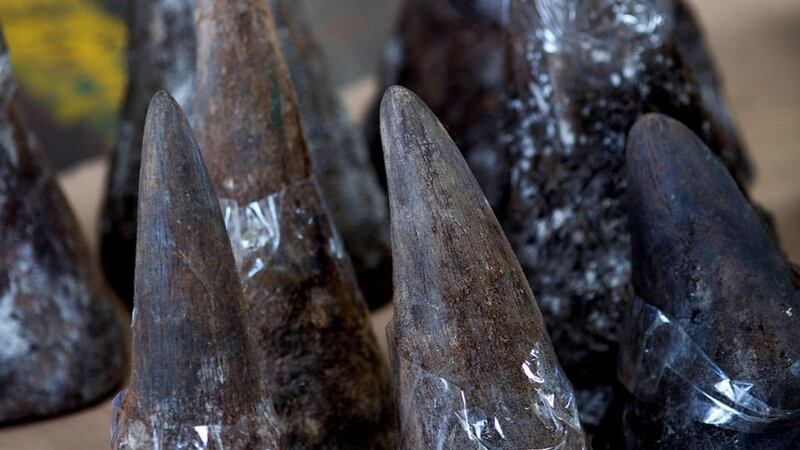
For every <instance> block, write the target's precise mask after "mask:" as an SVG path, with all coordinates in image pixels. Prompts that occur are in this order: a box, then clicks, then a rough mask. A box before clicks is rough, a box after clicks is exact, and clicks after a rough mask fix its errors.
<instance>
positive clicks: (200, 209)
mask: <svg viewBox="0 0 800 450" xmlns="http://www.w3.org/2000/svg"><path fill="white" fill-rule="evenodd" d="M138 229H139V239H138V240H137V250H136V283H135V304H134V306H135V307H134V316H133V364H132V377H131V384H130V386H129V387H128V388H127V389H126V390H125V391H123V393H121V394H120V396H119V397H118V399H117V405H116V406H117V408H116V412H115V416H116V417H115V418H114V422H113V423H114V430H113V432H112V446H113V447H114V448H115V449H138V448H189V446H191V445H199V444H203V445H202V448H206V444H207V443H208V442H209V441H210V442H214V443H215V445H221V446H220V447H219V448H223V447H224V448H236V449H249V448H273V447H274V446H275V445H276V442H277V441H276V432H275V429H274V428H275V426H274V424H273V423H272V422H271V420H272V419H274V415H273V414H272V412H271V406H270V404H269V402H268V401H265V400H264V395H263V394H262V389H261V386H260V384H259V368H258V363H257V361H256V354H255V352H254V351H253V348H252V344H251V342H250V340H249V336H248V331H247V327H246V324H245V314H246V312H245V304H244V299H243V298H242V291H241V284H240V282H239V277H238V274H237V272H236V265H235V262H234V259H233V254H232V252H231V248H230V243H229V241H228V236H227V233H226V231H225V225H224V223H223V220H222V216H221V214H220V210H219V204H218V202H217V198H216V196H215V195H214V189H213V187H212V185H211V180H210V178H209V176H208V173H207V171H206V169H205V165H204V164H203V159H202V157H201V155H200V150H199V149H198V147H197V144H196V143H195V141H194V138H193V136H192V131H191V128H190V127H189V122H188V121H187V120H186V117H185V116H184V115H183V113H182V111H181V109H180V107H179V106H178V104H177V103H176V102H175V101H174V100H173V99H172V97H170V96H169V95H168V94H166V93H164V92H159V93H158V94H156V95H155V96H154V97H153V101H152V102H151V105H150V109H149V111H148V116H147V125H146V127H145V132H144V147H143V150H142V176H141V183H140V205H139V228H138ZM215 448H216V447H215Z"/></svg>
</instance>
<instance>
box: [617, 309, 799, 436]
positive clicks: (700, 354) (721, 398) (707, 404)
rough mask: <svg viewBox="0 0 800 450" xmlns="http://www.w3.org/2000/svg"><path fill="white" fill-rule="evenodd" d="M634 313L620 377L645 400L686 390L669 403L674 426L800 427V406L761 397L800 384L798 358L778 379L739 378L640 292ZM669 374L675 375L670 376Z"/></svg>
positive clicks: (669, 417)
mask: <svg viewBox="0 0 800 450" xmlns="http://www.w3.org/2000/svg"><path fill="white" fill-rule="evenodd" d="M630 314H631V316H630V319H631V320H630V321H629V322H628V323H629V324H630V326H629V327H628V328H627V329H626V330H624V335H623V336H622V347H621V355H620V356H621V358H620V367H619V377H620V381H621V382H622V383H623V385H625V387H626V388H627V389H628V390H629V391H630V392H631V393H632V394H633V395H634V396H636V397H637V398H640V399H642V400H648V399H652V398H653V397H655V395H656V394H657V393H658V392H659V391H662V390H665V389H669V392H671V393H683V396H682V397H681V398H671V402H674V403H673V406H672V407H670V408H666V407H665V414H666V419H667V420H668V421H669V423H670V425H671V426H672V427H673V428H674V429H680V428H682V427H685V426H688V425H691V424H692V423H702V424H707V425H713V426H717V427H721V428H725V429H729V430H734V431H739V432H746V433H762V432H766V431H769V430H770V429H773V428H780V427H784V426H787V425H792V426H800V410H796V409H794V410H785V409H781V408H776V407H773V406H770V405H769V404H768V403H767V402H766V401H765V400H764V399H762V398H760V397H759V393H765V392H769V391H771V390H772V389H771V388H772V387H774V386H776V385H777V386H788V385H794V386H800V361H798V362H796V363H795V364H793V365H791V366H790V367H788V368H787V369H786V370H785V371H784V372H783V376H782V377H779V378H780V379H770V380H736V379H733V378H732V377H730V376H729V375H728V374H726V373H725V372H724V371H723V370H722V369H721V368H720V367H719V366H717V364H715V362H714V361H712V359H711V358H710V357H709V356H708V355H707V354H706V353H705V352H704V351H703V350H702V349H701V348H700V347H699V346H698V345H697V344H695V343H694V342H693V341H692V339H691V337H690V336H689V334H688V333H686V331H685V330H684V329H683V328H682V327H681V326H680V325H678V324H677V323H675V322H674V321H672V320H671V319H670V317H669V316H667V315H666V314H665V313H664V312H663V311H661V310H660V309H658V308H656V307H654V306H652V305H650V304H648V303H646V302H645V301H644V300H642V299H640V298H638V297H637V298H636V299H635V300H634V302H633V304H632V305H631V309H630ZM668 373H669V374H671V375H672V376H670V377H666V375H667V374H668ZM667 380H679V382H680V383H682V386H669V385H668V384H669V383H672V384H674V383H675V381H667ZM674 405H678V406H683V407H677V408H676V407H674Z"/></svg>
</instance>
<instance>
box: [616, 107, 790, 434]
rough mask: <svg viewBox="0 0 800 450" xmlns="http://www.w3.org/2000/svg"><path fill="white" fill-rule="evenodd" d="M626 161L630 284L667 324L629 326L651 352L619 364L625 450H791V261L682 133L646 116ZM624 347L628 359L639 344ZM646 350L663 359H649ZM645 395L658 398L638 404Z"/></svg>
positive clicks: (724, 174) (729, 181) (708, 156)
mask: <svg viewBox="0 0 800 450" xmlns="http://www.w3.org/2000/svg"><path fill="white" fill-rule="evenodd" d="M626 159H627V170H626V172H627V180H628V185H629V190H628V192H629V207H630V228H631V241H632V251H633V258H632V262H633V286H634V289H635V292H636V295H637V296H638V297H639V298H641V299H642V301H643V303H644V305H646V307H648V308H656V309H657V311H660V313H661V314H663V315H664V316H665V317H666V318H667V319H669V320H670V321H671V322H670V323H668V324H663V323H662V322H663V321H664V319H663V318H660V319H659V320H658V321H655V320H654V321H652V322H645V323H639V322H636V319H637V317H636V316H633V317H632V318H629V319H628V320H634V321H633V322H629V323H628V324H627V326H629V327H640V329H639V330H634V331H642V330H644V331H645V333H646V337H648V338H650V342H648V341H643V342H645V344H646V345H649V346H650V347H648V350H644V349H643V348H633V349H630V350H631V352H632V353H631V354H632V355H640V356H639V357H638V358H636V357H633V358H624V359H623V361H625V362H626V363H625V364H623V365H622V366H621V378H622V379H623V381H625V380H627V382H626V385H627V386H629V387H630V386H634V387H636V389H634V390H635V391H636V392H634V397H635V398H631V399H630V401H629V402H628V404H627V409H626V411H625V415H624V418H625V419H624V420H625V423H624V427H625V428H624V439H625V440H624V444H625V447H626V448H630V449H634V448H675V449H678V448H698V449H700V448H726V449H750V448H796V447H797V446H798V445H800V433H798V431H797V424H798V422H799V419H800V408H799V407H800V401H798V396H797V394H798V390H800V376H798V371H797V367H798V366H800V364H798V361H800V349H798V347H797V345H796V343H797V342H798V339H800V317H798V315H797V314H796V311H798V307H800V292H799V291H798V286H797V284H796V281H795V278H794V273H793V271H792V267H791V265H790V264H789V263H788V262H787V261H786V260H785V259H784V256H783V254H782V253H781V251H780V249H779V247H778V245H777V243H776V242H775V241H774V239H773V237H772V235H771V233H770V230H769V229H768V228H767V227H766V226H765V225H764V223H763V221H762V220H761V217H760V216H759V215H758V213H757V212H756V210H754V209H753V207H752V206H751V205H750V203H749V202H748V200H747V199H746V198H745V196H744V195H743V194H742V192H741V191H740V189H739V187H738V186H737V184H736V182H735V180H734V179H733V178H732V177H731V176H730V174H729V172H728V171H727V170H726V168H725V167H724V166H723V164H721V163H720V161H719V160H718V158H717V157H715V155H714V154H713V153H712V152H711V151H710V150H709V149H708V147H706V146H705V144H704V143H703V141H702V140H700V139H699V138H698V137H697V136H695V135H694V134H693V133H692V132H691V131H690V130H689V129H687V128H686V127H685V126H683V125H681V124H680V123H678V122H676V121H674V120H672V119H669V118H667V117H665V116H661V115H655V114H652V115H648V116H645V117H644V118H642V119H640V120H639V121H638V122H637V125H636V126H635V127H634V128H633V130H632V131H631V135H630V138H629V140H628V147H627V158H626ZM659 326H660V328H659ZM663 329H667V330H670V331H669V333H667V332H665V331H662V330H663ZM675 330H679V331H680V334H678V332H677V331H675ZM632 336H633V335H632ZM667 336H669V337H670V339H667ZM675 336H680V337H681V338H680V339H678V338H677V337H675ZM622 345H623V355H627V353H626V349H625V347H626V346H631V345H636V342H634V341H623V342H622ZM663 346H669V348H663ZM643 353H647V354H648V355H660V354H662V353H663V354H665V355H669V356H668V357H667V358H664V359H663V361H661V360H658V359H657V360H656V361H661V362H662V363H661V364H657V363H656V362H653V361H651V360H649V359H648V358H647V355H644V354H643ZM711 364H713V366H710V365H711ZM707 365H709V367H713V368H714V370H709V369H708V368H707V367H706V366H707ZM656 373H658V375H657V376H656V375H655V374H656ZM654 380H655V381H656V382H654ZM637 383H638V384H644V385H645V386H636V385H637ZM726 386H727V388H726ZM643 388H644V389H646V390H648V391H650V390H654V391H655V392H652V393H648V394H649V395H648V396H646V397H642V395H641V392H640V389H643ZM739 389H743V390H739ZM728 390H730V391H728ZM697 392H701V393H702V395H699V394H696V393H697ZM734 393H735V395H734ZM695 395H696V397H698V398H695V397H694V396H695ZM707 398H716V399H721V400H716V401H715V402H709V401H707V400H706V399H707ZM732 398H736V400H734V401H732ZM615 448H621V447H620V446H616V447H615Z"/></svg>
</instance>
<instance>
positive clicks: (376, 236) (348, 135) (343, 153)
mask: <svg viewBox="0 0 800 450" xmlns="http://www.w3.org/2000/svg"><path fill="white" fill-rule="evenodd" d="M272 5H273V11H274V12H275V22H276V25H277V27H278V36H279V37H280V40H281V44H282V48H283V54H284V57H285V58H286V63H287V65H288V66H289V70H290V72H291V75H292V82H293V83H294V86H295V89H296V91H297V100H298V105H299V108H300V115H301V117H302V120H303V130H304V132H305V137H306V143H307V145H308V151H309V154H310V155H311V159H312V160H313V161H314V173H315V175H316V176H317V179H318V180H319V183H320V188H321V189H322V192H324V193H325V199H326V201H327V203H328V205H329V206H330V209H331V214H332V216H333V218H334V219H335V222H336V227H337V229H338V230H339V233H340V234H341V236H342V240H343V241H344V244H345V247H346V248H347V253H348V254H349V255H350V258H351V260H352V261H353V268H354V269H355V271H356V276H357V277H358V282H359V285H360V286H361V289H362V292H363V293H364V298H365V299H366V300H367V302H368V305H369V307H370V308H371V309H374V308H378V307H380V306H382V305H384V304H385V303H386V302H388V301H389V300H391V296H392V292H391V286H392V279H391V276H392V274H391V261H390V255H389V253H390V249H389V212H388V204H387V202H386V193H385V192H384V190H383V188H382V187H381V186H380V185H379V184H378V179H377V175H376V174H375V168H374V167H373V166H372V165H371V164H370V162H369V155H368V152H367V148H366V144H365V143H364V141H363V138H362V136H361V135H360V134H358V133H356V131H355V129H353V127H352V126H351V125H350V123H349V122H348V119H347V113H346V112H345V110H344V107H343V106H342V104H341V102H340V101H339V99H338V97H337V94H336V91H335V89H334V85H333V82H332V80H331V79H330V76H329V75H328V73H329V71H328V64H327V61H326V60H325V55H324V54H323V52H322V49H321V48H320V47H319V45H318V44H317V42H316V41H315V40H314V39H313V31H312V30H311V29H310V28H309V26H308V24H307V23H306V20H305V11H304V7H303V2H302V1H296V0H272Z"/></svg>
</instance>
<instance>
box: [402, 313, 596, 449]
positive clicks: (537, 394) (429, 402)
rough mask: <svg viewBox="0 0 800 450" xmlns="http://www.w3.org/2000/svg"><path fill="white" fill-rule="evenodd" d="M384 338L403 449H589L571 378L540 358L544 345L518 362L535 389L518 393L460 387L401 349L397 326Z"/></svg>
mask: <svg viewBox="0 0 800 450" xmlns="http://www.w3.org/2000/svg"><path fill="white" fill-rule="evenodd" d="M387 338H388V340H389V347H390V350H389V351H390V360H391V364H392V367H393V372H394V373H395V374H397V379H396V380H395V388H396V395H397V398H398V408H399V417H400V424H401V428H400V435H399V448H421V447H420V445H424V446H425V448H430V449H436V450H447V449H454V448H460V449H461V448H475V449H481V450H499V449H532V448H535V449H537V450H555V449H565V450H566V449H586V448H588V447H587V446H586V444H585V437H584V435H583V431H582V430H581V426H580V422H579V418H578V411H577V406H576V402H575V397H574V394H573V392H572V388H571V386H570V384H569V381H568V380H567V379H566V377H565V376H564V374H563V372H562V370H561V368H560V367H559V366H557V365H552V364H548V363H547V360H546V359H545V358H542V356H541V352H542V350H541V349H540V345H541V344H540V343H539V342H537V343H536V344H534V345H533V348H532V349H531V352H530V354H529V355H528V358H526V359H525V360H524V361H520V368H519V376H520V377H521V378H524V379H525V380H527V382H528V386H530V389H529V390H528V392H526V393H524V395H520V393H519V392H507V391H505V390H504V389H503V388H502V386H503V383H497V385H493V384H491V383H490V384H488V385H484V386H470V387H466V386H458V385H456V384H455V383H453V382H451V381H449V380H448V379H447V378H445V377H441V376H439V375H437V374H436V373H434V371H432V370H426V369H425V368H423V367H422V366H421V365H420V364H416V363H415V362H413V361H412V360H411V358H410V357H408V356H404V355H403V352H402V350H400V349H398V348H397V344H396V341H395V339H394V331H393V323H390V324H389V325H388V326H387ZM547 345H549V343H548V344H547ZM465 445H471V446H470V447H465Z"/></svg>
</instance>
